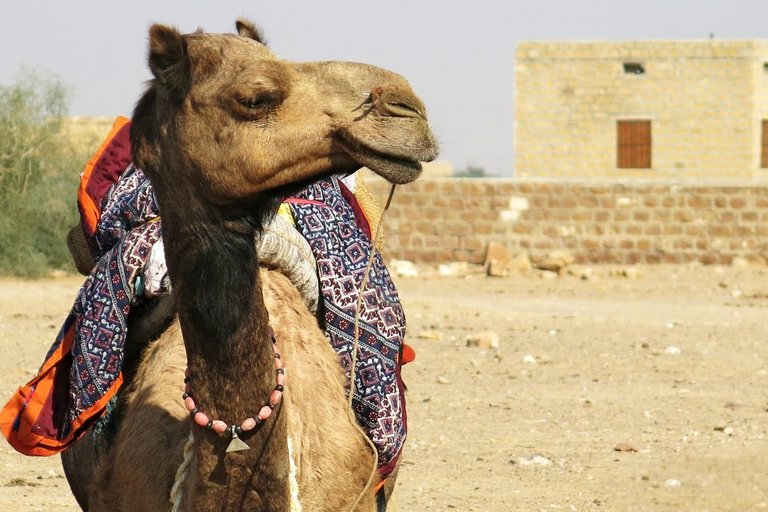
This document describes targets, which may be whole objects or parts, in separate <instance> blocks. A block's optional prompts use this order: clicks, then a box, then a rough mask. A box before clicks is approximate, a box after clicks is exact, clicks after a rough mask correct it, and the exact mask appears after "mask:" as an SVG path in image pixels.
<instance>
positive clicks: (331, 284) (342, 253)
mask: <svg viewBox="0 0 768 512" xmlns="http://www.w3.org/2000/svg"><path fill="white" fill-rule="evenodd" d="M296 197H297V198H298V199H299V200H300V201H298V202H290V205H291V209H292V211H293V214H294V217H295V219H296V224H297V227H298V228H299V230H300V231H301V233H302V234H303V235H304V237H305V238H306V239H307V241H308V242H309V246H310V248H311V249H312V252H313V253H314V256H315V259H316V260H317V271H318V274H319V276H320V289H321V292H322V293H321V295H322V301H323V307H324V312H323V313H324V316H323V318H324V320H325V326H324V327H325V333H326V335H327V336H328V339H329V340H330V342H331V346H332V347H333V348H334V350H335V351H336V353H337V354H338V355H339V359H340V361H341V364H342V367H343V368H344V370H345V371H346V374H347V379H348V381H349V380H351V379H350V374H354V386H353V387H352V391H351V392H352V405H353V408H354V410H355V413H356V415H357V418H358V420H359V421H360V423H361V425H362V426H363V428H364V429H365V430H366V431H367V433H368V435H369V437H370V438H371V440H372V441H373V443H374V444H375V445H376V448H377V449H378V452H379V467H380V468H382V467H386V466H387V465H389V464H390V463H392V462H393V461H395V460H396V459H397V457H398V455H399V454H400V451H401V449H402V447H403V443H404V442H405V438H406V434H407V432H406V430H407V429H406V418H405V395H404V393H403V386H402V382H401V381H400V366H399V362H398V355H399V352H400V348H401V346H402V343H403V339H404V336H405V313H404V312H403V308H402V306H401V304H400V298H399V296H398V294H397V290H396V289H395V285H394V283H393V282H392V279H391V277H390V275H389V272H388V270H387V268H386V266H385V265H384V261H383V260H382V258H381V255H380V254H379V252H378V251H376V250H375V249H374V247H373V243H372V242H371V239H370V237H369V236H368V234H367V233H365V232H364V230H363V229H362V228H361V226H360V225H359V223H358V222H357V220H356V216H355V206H357V205H355V204H351V203H350V201H349V200H348V198H353V196H352V194H350V193H348V191H346V190H345V188H344V185H343V183H341V181H340V180H338V179H336V178H328V179H324V180H321V181H319V182H317V183H315V184H313V185H310V186H309V187H307V188H306V189H305V190H304V191H303V192H301V193H299V194H298V195H297V196H296ZM301 200H309V201H301ZM317 203H320V204H317ZM369 258H373V263H372V266H371V270H370V273H369V276H368V280H367V282H366V284H365V286H364V287H363V289H362V301H361V310H360V311H359V320H358V322H359V344H358V345H359V346H358V353H357V363H356V365H355V368H352V360H353V350H354V346H355V338H354V334H355V333H354V325H355V316H356V315H357V314H358V312H357V303H358V297H359V296H360V293H361V291H360V288H361V283H362V282H363V276H364V273H365V269H366V266H367V265H368V262H369ZM385 472H386V471H385Z"/></svg>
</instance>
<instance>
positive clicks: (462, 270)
mask: <svg viewBox="0 0 768 512" xmlns="http://www.w3.org/2000/svg"><path fill="white" fill-rule="evenodd" d="M437 273H438V274H440V275H441V276H443V277H458V276H465V275H467V262H466V261H454V262H452V263H445V264H443V265H439V266H438V267H437Z"/></svg>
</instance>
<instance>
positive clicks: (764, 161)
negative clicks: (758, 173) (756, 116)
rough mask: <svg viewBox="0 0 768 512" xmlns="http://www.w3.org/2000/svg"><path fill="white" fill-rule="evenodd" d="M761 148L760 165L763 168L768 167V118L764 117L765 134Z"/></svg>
mask: <svg viewBox="0 0 768 512" xmlns="http://www.w3.org/2000/svg"><path fill="white" fill-rule="evenodd" d="M760 149H761V156H760V167H761V168H763V169H768V119H763V136H762V141H761V144H760Z"/></svg>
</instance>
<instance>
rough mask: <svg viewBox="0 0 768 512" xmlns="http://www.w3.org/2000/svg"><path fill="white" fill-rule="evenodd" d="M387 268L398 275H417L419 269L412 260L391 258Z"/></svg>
mask: <svg viewBox="0 0 768 512" xmlns="http://www.w3.org/2000/svg"><path fill="white" fill-rule="evenodd" d="M389 268H390V269H393V270H394V271H395V274H397V275H398V276H400V277H418V275H419V270H418V269H417V268H416V265H414V264H413V263H412V262H410V261H408V260H392V261H391V262H390V263H389Z"/></svg>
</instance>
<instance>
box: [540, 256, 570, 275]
mask: <svg viewBox="0 0 768 512" xmlns="http://www.w3.org/2000/svg"><path fill="white" fill-rule="evenodd" d="M574 261H576V258H574V257H573V254H571V253H569V252H568V251H552V252H551V253H549V254H547V257H546V258H544V259H543V260H542V261H540V262H539V263H538V264H537V265H536V268H538V269H540V270H548V271H550V272H555V273H557V274H560V273H562V271H563V270H564V269H565V267H567V266H568V265H570V264H571V263H573V262H574Z"/></svg>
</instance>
